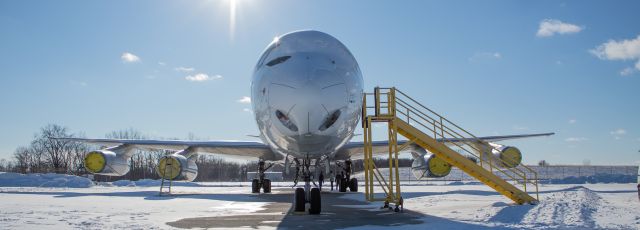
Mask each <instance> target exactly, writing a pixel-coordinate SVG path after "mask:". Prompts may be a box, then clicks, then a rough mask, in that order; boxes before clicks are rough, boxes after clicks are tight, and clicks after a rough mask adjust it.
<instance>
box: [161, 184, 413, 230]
mask: <svg viewBox="0 0 640 230" xmlns="http://www.w3.org/2000/svg"><path fill="white" fill-rule="evenodd" d="M246 195H247V196H256V195H254V194H246ZM343 195H344V193H338V192H323V193H322V212H321V213H320V215H310V214H308V212H304V213H302V212H294V211H293V202H292V201H293V198H294V197H293V189H291V188H279V189H274V190H273V193H272V194H260V195H258V196H257V197H258V199H259V200H261V201H264V202H270V203H269V204H268V205H266V206H265V209H264V210H260V211H257V212H253V213H251V214H242V215H233V216H212V217H198V218H185V219H181V220H178V221H175V222H168V223H167V225H169V226H172V227H176V228H254V229H257V228H260V227H277V228H282V229H337V228H347V227H357V226H365V225H369V226H390V227H391V226H403V225H411V224H420V223H422V221H420V217H422V216H423V215H421V214H419V213H415V212H411V211H408V210H404V211H403V212H399V213H396V212H393V211H390V210H388V209H379V208H375V207H374V208H372V207H371V204H370V203H368V202H362V201H357V200H352V199H345V198H341V197H342V196H343ZM358 195H362V196H364V195H363V194H362V193H358ZM374 204H380V206H381V205H382V203H381V202H376V203H374ZM307 207H308V204H307Z"/></svg>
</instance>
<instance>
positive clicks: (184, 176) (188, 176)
mask: <svg viewBox="0 0 640 230" xmlns="http://www.w3.org/2000/svg"><path fill="white" fill-rule="evenodd" d="M157 171H158V176H160V178H164V179H167V180H180V181H193V180H195V179H196V177H197V176H198V165H196V161H195V158H191V159H188V158H186V157H185V156H183V155H179V154H172V155H168V156H164V157H162V158H160V161H159V162H158V167H157Z"/></svg>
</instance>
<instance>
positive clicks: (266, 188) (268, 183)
mask: <svg viewBox="0 0 640 230" xmlns="http://www.w3.org/2000/svg"><path fill="white" fill-rule="evenodd" d="M262 190H264V193H271V180H269V179H264V182H262Z"/></svg>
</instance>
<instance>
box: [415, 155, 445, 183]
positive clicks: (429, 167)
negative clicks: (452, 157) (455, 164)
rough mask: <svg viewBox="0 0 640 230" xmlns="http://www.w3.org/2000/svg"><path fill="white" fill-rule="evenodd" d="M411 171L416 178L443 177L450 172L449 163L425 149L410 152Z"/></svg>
mask: <svg viewBox="0 0 640 230" xmlns="http://www.w3.org/2000/svg"><path fill="white" fill-rule="evenodd" d="M411 155H412V156H413V162H412V163H411V172H412V173H413V175H414V176H415V177H416V179H418V180H419V179H422V178H438V177H445V176H447V175H449V173H451V165H450V164H449V163H447V162H446V161H444V160H442V159H440V158H437V157H436V155H434V154H426V151H424V150H422V151H420V152H412V153H411Z"/></svg>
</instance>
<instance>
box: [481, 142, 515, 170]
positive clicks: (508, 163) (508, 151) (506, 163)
mask: <svg viewBox="0 0 640 230" xmlns="http://www.w3.org/2000/svg"><path fill="white" fill-rule="evenodd" d="M489 145H491V146H492V147H493V150H492V151H491V153H492V154H493V157H495V158H496V159H500V160H499V161H497V162H498V163H499V165H500V166H502V167H505V168H514V167H517V166H518V165H520V163H522V152H520V150H519V149H518V148H516V147H513V146H505V145H499V144H495V143H489Z"/></svg>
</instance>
